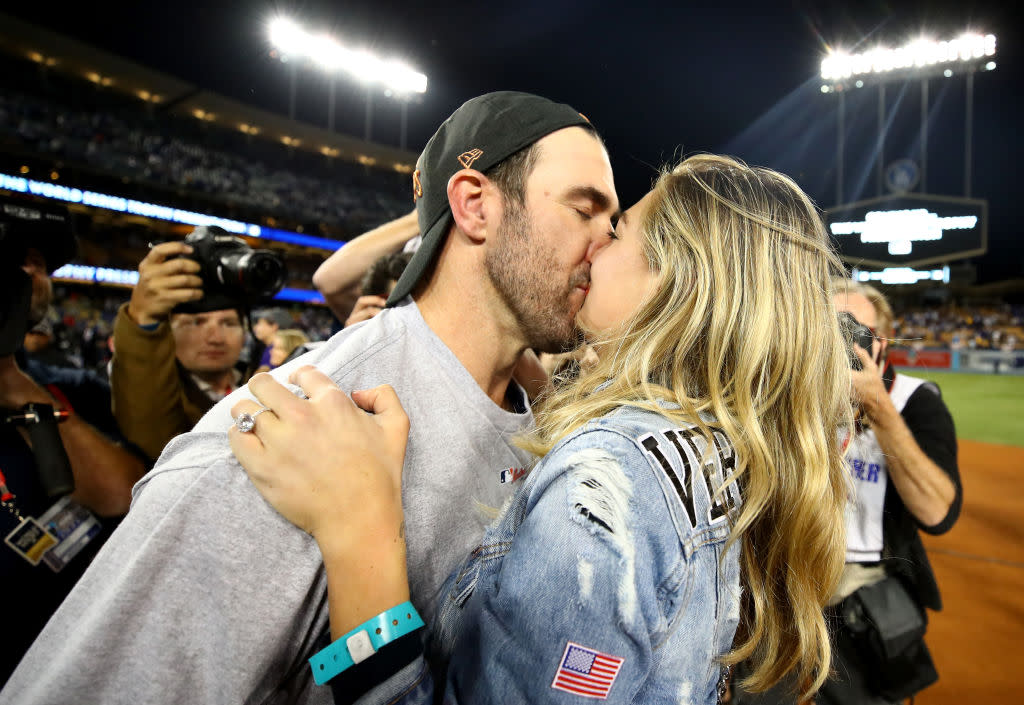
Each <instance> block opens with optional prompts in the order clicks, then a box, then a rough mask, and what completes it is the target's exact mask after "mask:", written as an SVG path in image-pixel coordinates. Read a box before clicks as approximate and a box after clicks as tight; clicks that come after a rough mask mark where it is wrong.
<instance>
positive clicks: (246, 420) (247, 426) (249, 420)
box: [235, 407, 270, 433]
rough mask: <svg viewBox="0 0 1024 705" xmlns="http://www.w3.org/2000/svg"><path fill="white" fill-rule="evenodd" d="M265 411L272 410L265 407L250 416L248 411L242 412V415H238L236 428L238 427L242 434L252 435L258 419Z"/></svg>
mask: <svg viewBox="0 0 1024 705" xmlns="http://www.w3.org/2000/svg"><path fill="white" fill-rule="evenodd" d="M264 411H270V409H268V408H267V407H263V408H262V409H260V410H259V411H257V412H256V413H255V414H250V413H249V412H247V411H245V412H242V413H241V414H239V415H238V418H237V419H235V426H237V427H238V430H239V431H241V432H242V433H251V432H252V430H253V429H254V428H256V417H257V416H259V415H260V414H262V413H263V412H264Z"/></svg>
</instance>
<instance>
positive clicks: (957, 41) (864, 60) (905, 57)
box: [821, 33, 996, 82]
mask: <svg viewBox="0 0 1024 705" xmlns="http://www.w3.org/2000/svg"><path fill="white" fill-rule="evenodd" d="M995 53H996V37H995V35H994V34H984V35H983V34H973V33H965V34H962V35H960V36H959V37H955V38H953V39H948V40H945V41H935V40H933V39H927V38H921V39H916V40H914V41H912V42H910V43H908V44H906V45H904V46H902V47H897V48H895V49H893V48H888V47H876V48H874V49H869V50H868V51H865V52H862V53H860V54H849V53H846V52H844V51H834V52H832V53H830V54H829V55H828V56H826V57H825V58H824V59H822V62H821V77H822V78H823V79H824V80H826V81H832V82H840V81H843V80H845V79H848V78H852V77H854V76H865V77H883V76H884V75H885V74H889V73H903V72H905V71H921V70H927V69H929V68H931V67H938V66H942V65H944V64H959V65H963V64H968V63H974V62H978V61H979V60H981V59H985V58H988V57H992V56H995Z"/></svg>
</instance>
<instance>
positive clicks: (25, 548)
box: [4, 517, 57, 565]
mask: <svg viewBox="0 0 1024 705" xmlns="http://www.w3.org/2000/svg"><path fill="white" fill-rule="evenodd" d="M4 543H6V544H7V545H8V546H10V547H11V548H13V549H14V552H15V553H17V554H18V555H19V556H21V557H22V558H24V559H25V560H26V561H28V562H29V563H31V564H32V565H39V561H41V560H43V556H45V555H46V552H47V551H49V550H50V549H51V548H53V547H54V546H56V545H57V538H56V537H55V536H54V535H53V534H51V533H50V532H49V531H47V530H46V529H44V528H43V527H42V526H40V525H39V522H37V521H36V520H35V519H33V518H32V517H27V518H25V519H22V520H21V523H20V524H18V526H17V527H15V529H14V531H12V532H11V533H9V534H7V536H5V537H4Z"/></svg>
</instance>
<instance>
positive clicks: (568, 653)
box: [551, 641, 624, 700]
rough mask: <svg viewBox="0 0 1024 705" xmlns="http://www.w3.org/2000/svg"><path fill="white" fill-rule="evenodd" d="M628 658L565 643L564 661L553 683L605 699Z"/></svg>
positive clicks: (576, 693)
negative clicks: (625, 659)
mask: <svg viewBox="0 0 1024 705" xmlns="http://www.w3.org/2000/svg"><path fill="white" fill-rule="evenodd" d="M623 661H624V659H621V658H619V657H618V656H612V655H611V654H603V653H601V652H600V651H595V650H594V649H588V648H587V647H585V646H580V645H579V644H574V643H572V642H571V641H570V642H568V643H566V645H565V653H564V654H562V663H561V665H560V666H559V667H558V673H556V674H555V680H554V682H552V683H551V687H552V688H554V689H555V690H564V691H565V692H567V693H573V694H574V695H582V696H583V697H584V698H596V699H598V700H605V699H607V697H608V693H609V692H611V689H612V686H613V685H615V679H616V678H617V677H618V675H619V670H620V669H621V668H622V663H623Z"/></svg>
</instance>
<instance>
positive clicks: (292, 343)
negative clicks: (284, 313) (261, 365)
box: [270, 328, 309, 369]
mask: <svg viewBox="0 0 1024 705" xmlns="http://www.w3.org/2000/svg"><path fill="white" fill-rule="evenodd" d="M308 342H309V336H307V335H306V334H305V333H303V332H302V331H301V330H299V329H298V328H285V329H284V330H279V331H277V333H275V334H274V342H273V343H272V344H271V347H270V369H274V368H275V367H280V366H281V365H283V364H284V363H285V361H286V360H287V359H288V357H289V356H290V355H291V354H292V353H293V352H295V351H296V349H298V348H299V346H302V345H305V344H306V343H308Z"/></svg>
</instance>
